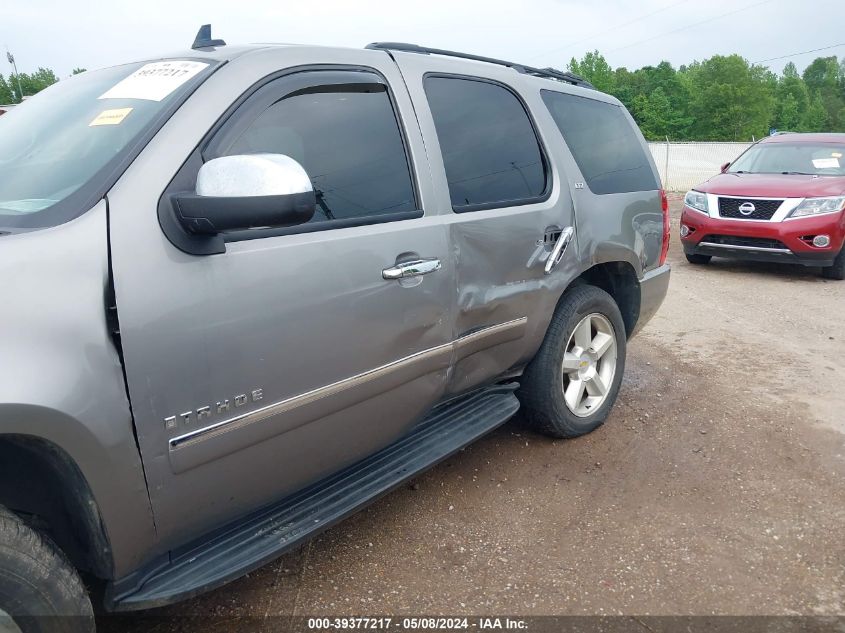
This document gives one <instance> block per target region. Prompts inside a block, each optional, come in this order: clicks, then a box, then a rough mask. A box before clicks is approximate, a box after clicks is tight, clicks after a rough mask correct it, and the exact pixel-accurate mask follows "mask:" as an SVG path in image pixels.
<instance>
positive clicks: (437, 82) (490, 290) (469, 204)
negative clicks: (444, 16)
mask: <svg viewBox="0 0 845 633" xmlns="http://www.w3.org/2000/svg"><path fill="white" fill-rule="evenodd" d="M394 55H395V57H396V59H397V63H398V64H399V67H400V68H401V69H402V74H403V77H405V80H406V82H407V85H408V88H409V90H410V92H411V95H412V98H413V99H414V101H415V103H416V105H417V114H418V117H419V121H420V126H421V129H422V133H423V137H424V139H425V143H426V145H427V146H428V147H431V148H437V149H438V150H439V151H431V152H430V154H429V156H430V161H431V167H432V177H433V179H434V182H435V189H436V191H437V194H438V198H437V204H438V208H439V209H440V210H441V212H442V213H443V214H444V217H445V218H446V220H445V221H446V223H447V225H448V227H449V240H450V243H451V245H452V252H453V258H454V266H455V270H456V285H457V306H456V311H455V336H456V337H464V336H466V335H467V334H472V333H473V332H476V331H480V330H488V331H489V330H490V329H491V328H492V329H494V330H495V332H496V335H495V336H494V337H488V339H487V341H486V344H485V346H484V348H483V349H473V348H471V347H470V348H468V349H466V350H464V353H462V354H461V353H459V354H458V355H457V356H456V358H455V365H454V367H453V370H452V372H451V374H450V379H449V385H448V392H449V393H460V392H462V391H466V390H469V389H472V388H473V387H475V386H477V385H479V384H482V383H484V382H486V381H489V380H492V379H494V378H496V377H499V376H501V375H502V374H504V373H507V372H509V371H512V370H519V369H520V368H521V366H523V365H524V364H525V363H526V362H528V361H529V360H530V358H531V357H532V356H533V354H534V353H535V352H536V350H537V348H538V347H539V345H540V343H541V341H542V338H543V336H544V334H545V330H546V327H547V326H548V323H549V319H550V317H551V315H552V313H553V311H554V307H555V303H556V301H557V299H558V297H559V296H560V294H561V292H562V290H563V288H565V287H566V286H567V285H568V283H569V282H570V281H571V280H572V279H573V278H574V277H575V276H577V275H578V273H579V272H580V269H579V262H578V259H577V257H576V256H575V254H574V253H575V251H576V249H575V248H570V249H567V250H566V251H564V252H563V256H562V259H561V260H560V261H559V263H558V264H556V266H555V267H554V268H553V272H552V274H546V271H545V268H546V263H547V262H548V260H549V257H550V256H551V253H552V250H553V249H554V247H555V245H556V243H557V241H558V240H559V239H560V236H561V235H562V234H563V235H566V234H567V233H568V232H569V231H568V230H572V235H575V232H574V227H575V220H574V215H573V207H572V198H571V195H570V189H569V185H568V183H567V182H566V180H565V178H563V177H562V176H564V173H565V172H564V168H563V164H564V162H565V160H566V153H565V150H564V148H563V147H562V144H561V143H560V141H559V139H557V140H555V139H554V138H551V139H549V138H545V137H544V136H543V135H542V134H541V133H540V129H541V127H540V126H538V123H537V121H538V118H539V117H543V120H544V121H546V125H544V126H543V128H544V129H553V128H551V127H549V126H548V123H549V122H550V121H548V113H547V111H546V110H545V108H544V107H543V105H542V102H541V101H540V99H539V90H530V89H528V88H525V89H524V90H519V89H518V88H517V86H519V85H520V84H519V83H517V81H515V79H518V78H519V77H520V76H519V75H517V74H516V73H515V72H514V71H513V70H512V69H510V68H502V67H499V66H494V65H492V64H484V65H482V64H473V65H472V66H470V65H469V64H467V63H466V62H463V61H460V62H458V61H455V60H451V59H444V58H438V57H431V56H421V55H417V54H413V53H399V52H396V53H394ZM468 69H469V70H471V72H468ZM558 136H559V135H558ZM573 239H576V238H573ZM459 351H460V350H459Z"/></svg>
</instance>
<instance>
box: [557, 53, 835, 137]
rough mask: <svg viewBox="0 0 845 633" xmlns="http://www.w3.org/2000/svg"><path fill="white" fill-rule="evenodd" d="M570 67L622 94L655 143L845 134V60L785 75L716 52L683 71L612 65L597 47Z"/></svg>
mask: <svg viewBox="0 0 845 633" xmlns="http://www.w3.org/2000/svg"><path fill="white" fill-rule="evenodd" d="M569 70H571V71H572V72H574V73H577V74H579V75H581V76H583V77H584V78H586V79H587V80H588V81H590V82H591V83H592V84H593V85H594V86H595V87H596V88H597V89H599V90H601V91H602V92H607V93H609V94H612V95H614V96H615V97H616V98H618V99H619V100H620V101H621V102H622V103H624V104H625V106H626V107H627V108H628V110H629V111H630V112H631V115H632V116H633V117H634V119H635V120H636V121H637V123H638V124H639V126H640V129H641V130H642V132H643V135H644V136H645V137H646V138H647V139H649V140H663V139H665V138H667V137H668V138H669V140H672V141H748V140H751V138H752V137H755V138H760V137H761V136H765V135H767V134H769V131H770V129H776V130H784V131H785V130H789V131H793V132H845V57H843V59H842V62H841V63H840V62H839V60H838V59H837V58H836V57H818V58H816V59H815V60H813V62H812V63H811V64H810V65H809V66H807V68H806V69H805V70H804V72H803V73H799V72H798V69H797V68H796V67H795V64H793V63H792V62H789V63H788V64H786V66H785V67H784V69H783V73H781V74H780V75H778V74H776V73H774V72H772V71H771V70H769V69H768V68H767V67H765V66H759V65H755V64H749V63H748V61H747V60H745V59H743V58H742V57H740V56H739V55H727V56H722V55H714V56H713V57H711V58H709V59H706V60H704V61H701V62H697V61H696V62H693V63H691V64H689V65H685V66H681V67H680V68H678V69H677V70H675V68H673V67H672V65H671V64H670V63H669V62H666V61H664V62H661V63H659V64H658V65H657V66H645V67H643V68H640V69H638V70H634V71H630V70H628V69H627V68H617V69H616V70H614V69H612V68H611V67H610V65H609V64H608V63H607V61H606V60H605V58H604V57H603V56H602V55H601V53H599V52H598V51H593V52H591V53H587V54H586V55H584V57H583V58H582V59H581V60H576V59H575V58H574V57H573V58H572V61H571V62H570V63H569Z"/></svg>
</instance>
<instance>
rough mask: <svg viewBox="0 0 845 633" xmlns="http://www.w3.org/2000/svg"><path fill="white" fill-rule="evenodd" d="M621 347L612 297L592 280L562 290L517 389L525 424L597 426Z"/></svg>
mask: <svg viewBox="0 0 845 633" xmlns="http://www.w3.org/2000/svg"><path fill="white" fill-rule="evenodd" d="M625 349H626V338H625V323H624V322H623V321H622V314H621V313H620V312H619V307H618V306H617V305H616V302H615V301H614V300H613V297H611V296H610V295H609V294H607V293H606V292H605V291H604V290H601V289H600V288H596V287H595V286H578V287H576V288H573V289H572V290H570V291H568V292H567V293H566V294H565V295H564V297H563V299H562V301H561V304H560V305H559V306H558V309H557V310H556V311H555V314H554V316H553V317H552V322H551V323H550V324H549V329H548V331H547V332H546V338H545V340H544V341H543V345H542V346H541V347H540V351H539V352H537V355H536V356H535V357H534V359H533V360H532V361H531V363H530V364H529V365H528V367H527V368H526V369H525V373H524V374H523V376H522V380H521V385H520V389H519V391H518V392H517V395H518V396H519V399H520V401H521V402H522V405H523V413H524V415H523V419H524V420H525V422H526V423H527V425H528V426H530V427H532V428H534V429H535V430H537V431H540V432H541V433H545V434H547V435H551V436H552V437H577V436H579V435H584V434H585V433H589V432H590V431H593V430H594V429H596V428H598V427H599V426H601V425H602V423H603V422H604V421H605V419H607V416H608V414H609V413H610V410H611V408H613V403H614V402H615V401H616V395H617V394H618V393H619V386H620V384H621V383H622V374H623V373H624V371H625Z"/></svg>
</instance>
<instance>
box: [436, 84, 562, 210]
mask: <svg viewBox="0 0 845 633" xmlns="http://www.w3.org/2000/svg"><path fill="white" fill-rule="evenodd" d="M425 93H426V97H427V99H428V104H429V108H430V109H431V114H432V116H433V117H434V126H435V128H436V129H437V138H438V140H439V142H440V150H441V152H442V154H443V164H444V166H445V169H446V179H447V180H448V182H449V195H450V197H451V200H452V208H453V209H454V210H455V211H456V212H459V213H460V212H463V211H475V210H480V209H488V208H493V207H504V206H512V205H515V204H527V203H530V202H535V201H537V200H539V199H542V198H543V196H544V194H545V192H546V191H547V189H548V186H547V169H546V161H545V159H544V156H543V152H542V151H541V149H540V145H539V143H538V141H537V135H536V133H535V132H534V126H533V125H532V124H531V120H530V119H529V118H528V113H527V112H526V111H525V107H524V106H523V105H522V102H521V101H520V100H519V98H518V97H517V96H516V95H515V94H514V93H513V92H511V91H510V90H509V89H507V88H505V87H504V86H502V85H500V84H496V83H492V82H489V81H484V80H482V79H474V78H457V77H441V76H436V75H434V76H429V77H426V79H425Z"/></svg>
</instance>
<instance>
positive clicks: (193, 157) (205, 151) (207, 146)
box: [158, 64, 425, 255]
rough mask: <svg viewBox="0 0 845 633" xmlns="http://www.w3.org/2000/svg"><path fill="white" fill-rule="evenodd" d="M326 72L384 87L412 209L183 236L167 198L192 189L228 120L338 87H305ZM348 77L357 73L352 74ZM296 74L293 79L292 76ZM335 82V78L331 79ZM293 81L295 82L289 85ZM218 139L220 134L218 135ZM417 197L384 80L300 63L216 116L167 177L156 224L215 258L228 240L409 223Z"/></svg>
mask: <svg viewBox="0 0 845 633" xmlns="http://www.w3.org/2000/svg"><path fill="white" fill-rule="evenodd" d="M328 73H337V74H338V75H341V74H346V75H348V77H347V78H348V79H349V80H350V81H348V82H347V84H349V85H351V84H365V83H378V84H381V85H383V86H384V87H385V93H386V94H387V98H388V100H389V102H390V107H391V109H392V111H393V116H394V118H395V120H396V125H397V127H398V130H399V137H400V139H401V142H402V149H403V151H404V154H405V161H406V163H407V166H408V176H409V178H410V181H411V190H412V192H413V195H414V205H415V207H416V209H414V210H411V211H402V212H398V213H385V214H379V215H365V216H359V217H356V218H340V219H335V220H323V221H320V222H310V223H307V224H300V225H298V226H291V227H283V228H268V229H249V230H243V231H230V232H227V233H221V234H220V235H213V236H200V235H194V234H190V233H188V232H186V231H185V230H184V229H183V228H182V226H181V225H180V224H179V223H178V222H177V221H176V219H175V216H174V211H173V203H172V201H171V197H172V196H173V194H175V193H176V192H183V191H186V187H187V188H188V189H190V187H195V186H196V176H197V172H198V171H199V168H200V167H201V166H202V164H203V163H205V162H207V161H208V160H210V159H211V158H217V157H218V156H219V155H220V154H217V152H218V151H219V150H220V144H221V143H222V142H223V140H224V139H225V133H226V130H227V129H228V128H229V127H230V126H233V125H234V124H235V122H234V121H232V117H233V116H234V115H235V114H236V113H238V112H239V111H240V110H241V108H242V107H244V106H245V107H247V108H250V107H252V108H253V109H254V110H255V112H248V116H247V117H246V118H247V119H248V120H249V122H250V123H251V122H252V121H254V120H255V118H256V117H257V116H258V115H260V114H261V113H262V112H264V110H266V108H267V107H269V106H270V105H272V104H274V103H277V102H279V101H281V100H282V99H285V98H287V97H289V96H291V95H292V94H294V93H296V92H299V91H301V90H303V89H304V88H306V87H311V88H313V87H317V86H320V85H326V86H329V85H344V84H343V83H340V82H337V81H335V82H331V81H326V83H325V84H320V83H319V82H317V83H308V81H309V80H310V79H313V78H314V77H315V76H318V75H320V74H323V77H322V79H324V80H328V79H329V77H328ZM354 73H361V75H359V76H357V77H356V76H355V74H354ZM364 74H369V75H371V76H373V78H374V79H375V80H376V81H375V82H372V81H370V82H367V81H356V80H357V79H361V78H362V77H363V75H364ZM297 76H298V77H297ZM296 78H298V79H300V82H299V83H302V84H307V85H294V86H293V87H290V86H287V85H286V83H287V82H286V83H285V84H280V86H282V87H281V88H280V89H279V90H278V91H276V92H275V93H273V94H274V96H275V98H273V99H272V100H271V101H270V103H267V104H265V105H264V106H263V107H262V106H261V104H262V103H264V101H265V100H260V101H258V102H253V103H252V104H251V103H250V100H251V99H252V98H253V97H254V96H255V94H256V93H257V92H258V91H260V90H261V89H263V88H264V87H266V86H268V85H270V84H272V83H274V82H277V81H280V80H285V79H288V80H291V79H296ZM335 78H337V76H336V77H335ZM294 83H296V82H294ZM221 135H222V136H221ZM420 201H421V197H420V190H419V183H418V180H417V169H416V167H415V165H414V161H413V160H411V151H410V141H409V139H408V132H407V128H406V125H405V122H404V119H403V117H402V116H401V114H400V112H399V108H398V105H397V103H396V97H395V95H394V92H393V87H392V86H391V85H390V82H389V81H388V80H387V78H386V77H385V76H384V74H383V73H381V72H380V71H379V70H378V69H376V68H373V67H370V66H362V65H356V64H306V65H301V66H292V67H290V68H286V69H284V70H280V71H277V72H274V73H271V74H269V75H266V76H265V77H262V78H261V79H260V80H258V81H257V82H255V83H254V84H253V85H252V86H250V87H249V88H248V89H247V90H245V91H244V92H243V93H242V94H241V95H240V96H239V97H238V98H237V99H236V100H235V101H234V102H233V103H232V104H231V105H230V106H229V107H228V108H227V109H226V111H225V112H224V113H223V114H222V115H221V116H220V118H219V119H218V120H217V121H216V122H215V124H214V125H213V126H212V127H211V129H209V130H208V132H206V133H205V135H204V136H203V138H202V140H201V141H200V142H199V143H198V144H197V146H196V147H195V148H194V150H193V151H192V152H191V153H190V154H189V156H188V158H187V159H186V160H185V162H184V163H182V165H181V166H180V167H179V169H178V170H177V172H176V175H175V176H174V177H173V178H172V179H171V181H170V182H169V183H168V185H167V187H166V188H165V190H164V192H163V193H162V195H161V198H160V199H159V204H158V217H159V224H160V225H161V228H162V231H163V232H164V234H165V235H166V236H167V238H168V240H170V242H171V243H172V244H173V245H174V246H176V248H178V249H180V250H182V251H184V252H186V253H189V254H193V255H213V254H220V253H224V252H225V251H226V244H228V243H230V242H242V241H247V240H257V239H265V238H270V237H279V236H283V235H298V234H302V233H314V232H318V231H328V230H332V229H345V228H352V227H357V226H369V225H372V224H384V223H387V222H400V221H403V220H415V219H419V218H421V217H423V216H424V215H425V212H424V210H423V209H422V205H421V202H420Z"/></svg>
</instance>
